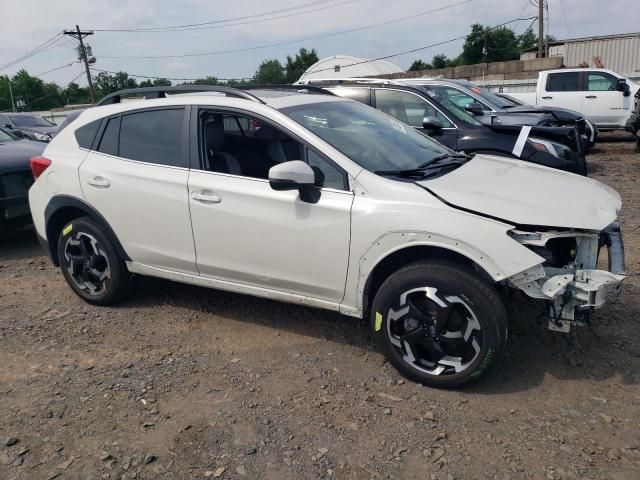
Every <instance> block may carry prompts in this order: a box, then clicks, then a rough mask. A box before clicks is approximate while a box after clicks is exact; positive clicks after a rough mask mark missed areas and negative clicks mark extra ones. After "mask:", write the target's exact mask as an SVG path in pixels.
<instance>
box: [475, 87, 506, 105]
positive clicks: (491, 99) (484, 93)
mask: <svg viewBox="0 0 640 480" xmlns="http://www.w3.org/2000/svg"><path fill="white" fill-rule="evenodd" d="M471 91H472V92H475V93H477V94H478V95H480V97H482V99H483V100H486V101H487V103H490V104H491V106H493V107H494V108H510V107H513V103H511V102H510V101H509V100H507V99H505V98H502V97H499V96H498V95H496V94H495V93H493V92H490V91H489V90H486V89H484V88H478V87H476V86H474V87H472V88H471Z"/></svg>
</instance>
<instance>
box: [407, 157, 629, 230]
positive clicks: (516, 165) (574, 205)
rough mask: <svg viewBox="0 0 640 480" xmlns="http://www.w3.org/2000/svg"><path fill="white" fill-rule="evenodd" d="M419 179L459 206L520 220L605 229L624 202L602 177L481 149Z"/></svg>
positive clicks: (519, 222) (542, 224) (431, 190)
mask: <svg viewBox="0 0 640 480" xmlns="http://www.w3.org/2000/svg"><path fill="white" fill-rule="evenodd" d="M418 184H419V185H421V186H422V187H425V188H426V189H428V190H429V191H430V192H432V193H433V194H435V195H437V196H438V197H440V198H441V199H442V200H443V201H445V202H446V203H448V204H450V205H452V206H454V207H458V208H462V209H465V210H470V211H473V212H477V213H479V214H483V215H487V216H491V217H495V218H499V219H502V220H505V221H507V222H509V223H512V224H517V225H537V226H545V227H558V228H575V229H584V230H602V229H604V228H605V227H607V226H608V225H609V224H610V223H612V222H613V221H614V220H616V218H617V217H618V212H619V210H620V207H621V205H622V202H621V199H620V195H618V193H617V192H616V191H615V190H613V189H612V188H610V187H608V186H606V185H604V184H603V183H600V182H598V181H596V180H592V179H589V178H586V177H581V176H578V175H574V174H572V173H566V172H562V171H560V170H554V169H551V168H547V167H541V166H538V165H534V164H531V163H527V162H523V161H520V160H511V159H508V158H504V157H497V156H487V155H477V156H475V157H474V158H473V159H472V160H470V161H469V162H467V163H466V164H464V165H463V166H461V167H460V168H458V169H456V170H454V171H452V172H451V173H448V174H446V175H443V176H441V177H438V178H435V179H433V180H423V181H420V182H418Z"/></svg>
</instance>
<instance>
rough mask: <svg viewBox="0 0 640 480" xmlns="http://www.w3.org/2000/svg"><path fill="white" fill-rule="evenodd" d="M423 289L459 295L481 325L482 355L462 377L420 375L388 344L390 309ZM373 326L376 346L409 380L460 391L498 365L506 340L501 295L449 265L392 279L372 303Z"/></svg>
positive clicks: (418, 266)
mask: <svg viewBox="0 0 640 480" xmlns="http://www.w3.org/2000/svg"><path fill="white" fill-rule="evenodd" d="M420 287H435V288H437V289H438V290H439V291H444V292H447V293H448V294H450V295H451V294H457V295H459V296H460V297H461V298H463V299H464V301H465V303H467V304H468V305H469V307H470V308H471V309H472V310H473V311H474V313H475V314H476V317H477V318H478V321H479V322H480V325H481V327H482V335H483V341H482V345H481V349H480V354H479V355H478V357H477V358H476V359H475V360H474V362H473V364H472V365H470V366H469V367H468V368H466V369H465V370H464V371H462V372H460V373H453V374H447V375H430V374H427V373H424V372H421V371H420V370H418V369H416V368H413V367H411V366H410V365H409V364H408V363H407V362H405V361H404V359H403V358H402V354H401V353H400V352H399V351H398V350H397V348H396V347H395V346H394V345H393V344H391V342H390V340H389V337H388V335H387V325H388V322H389V319H388V315H387V313H388V311H389V309H390V308H391V307H392V306H393V305H394V303H395V302H396V301H397V299H398V297H399V295H400V294H402V293H403V292H406V291H408V290H411V289H413V288H420ZM378 315H381V316H382V322H380V321H378V322H376V317H377V316H378ZM376 323H378V325H376ZM371 326H372V329H373V333H374V338H375V340H376V344H377V345H378V347H379V348H380V350H381V351H382V353H383V354H384V355H385V357H386V358H387V360H388V361H389V362H390V363H391V364H392V365H393V366H394V367H395V368H396V369H398V370H399V371H400V372H401V373H402V374H403V375H405V376H406V377H408V378H410V379H412V380H414V381H416V382H419V383H422V384H424V385H428V386H432V387H443V388H451V387H459V386H462V385H464V384H466V383H469V382H473V381H476V380H478V379H480V378H481V377H483V376H484V375H486V374H487V373H488V372H489V371H490V370H491V368H492V367H493V366H494V365H495V363H496V361H497V360H498V358H499V356H500V354H501V353H502V350H503V348H504V345H505V343H506V339H507V314H506V310H505V306H504V302H503V301H502V299H501V298H500V296H499V294H498V292H497V291H496V290H495V289H494V288H493V287H491V286H490V285H488V284H487V283H485V282H484V281H483V280H482V279H480V278H479V277H478V276H477V275H475V274H474V272H473V271H472V270H470V269H468V268H466V267H465V266H464V265H456V264H452V263H448V262H419V263H415V264H411V265H408V266H406V267H404V268H402V269H400V270H398V271H397V272H396V273H394V274H393V275H391V276H390V277H389V278H388V279H387V280H386V281H385V282H384V283H383V284H382V286H381V287H380V289H379V290H378V293H377V295H376V297H375V300H374V302H373V306H372V308H371ZM378 327H380V328H378Z"/></svg>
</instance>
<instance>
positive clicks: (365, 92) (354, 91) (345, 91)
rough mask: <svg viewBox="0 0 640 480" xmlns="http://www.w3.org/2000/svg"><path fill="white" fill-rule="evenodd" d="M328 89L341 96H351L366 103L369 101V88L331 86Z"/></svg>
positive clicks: (350, 97) (352, 98)
mask: <svg viewBox="0 0 640 480" xmlns="http://www.w3.org/2000/svg"><path fill="white" fill-rule="evenodd" d="M328 90H329V91H330V92H332V93H335V94H336V95H338V96H339V97H344V98H349V99H351V100H355V101H356V102H360V103H364V104H365V105H367V104H368V103H369V89H368V88H351V87H335V88H329V89H328Z"/></svg>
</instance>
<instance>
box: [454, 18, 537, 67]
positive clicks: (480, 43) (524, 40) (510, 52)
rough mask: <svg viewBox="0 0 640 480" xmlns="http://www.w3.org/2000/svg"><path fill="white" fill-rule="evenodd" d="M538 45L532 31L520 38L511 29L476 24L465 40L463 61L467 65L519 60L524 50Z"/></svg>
mask: <svg viewBox="0 0 640 480" xmlns="http://www.w3.org/2000/svg"><path fill="white" fill-rule="evenodd" d="M536 44H537V39H536V37H535V35H534V33H533V31H532V30H531V29H529V30H527V31H526V32H525V33H524V35H521V36H520V37H518V36H516V34H515V33H514V31H513V30H511V29H510V28H507V27H500V28H491V27H484V26H482V25H480V24H477V23H476V24H475V25H472V27H471V32H470V33H469V35H467V38H466V39H465V42H464V46H463V47H462V55H461V59H462V61H463V62H464V63H465V64H467V65H473V64H474V63H481V62H504V61H508V60H517V59H518V58H520V53H521V52H522V51H523V50H525V49H527V48H531V47H532V46H534V45H536Z"/></svg>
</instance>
